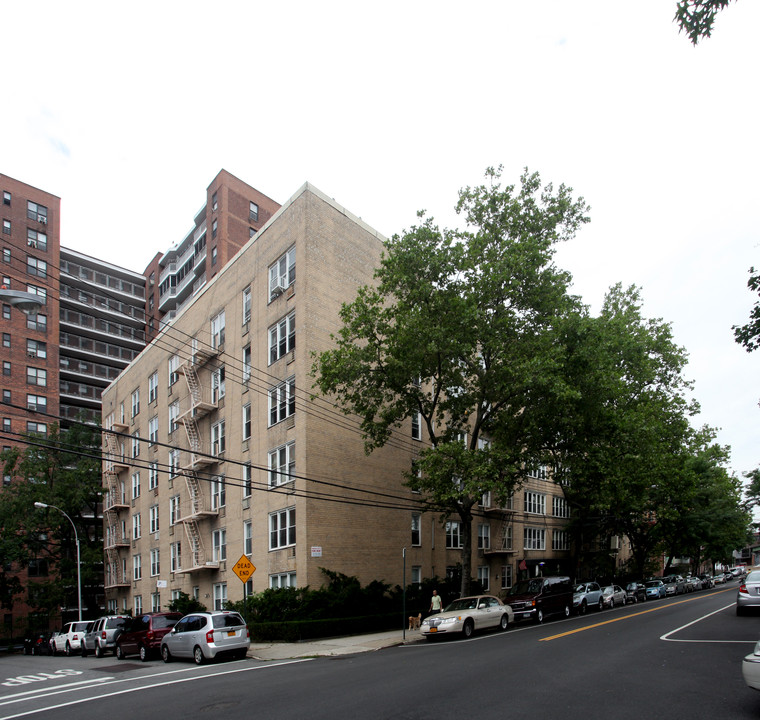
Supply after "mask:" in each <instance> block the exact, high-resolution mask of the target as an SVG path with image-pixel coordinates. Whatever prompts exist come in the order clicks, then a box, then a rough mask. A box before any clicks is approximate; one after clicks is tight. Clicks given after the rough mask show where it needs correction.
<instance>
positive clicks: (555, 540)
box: [552, 530, 570, 550]
mask: <svg viewBox="0 0 760 720" xmlns="http://www.w3.org/2000/svg"><path fill="white" fill-rule="evenodd" d="M569 549H570V545H569V542H568V539H567V531H566V530H553V531H552V550H569Z"/></svg>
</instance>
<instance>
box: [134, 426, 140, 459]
mask: <svg viewBox="0 0 760 720" xmlns="http://www.w3.org/2000/svg"><path fill="white" fill-rule="evenodd" d="M132 457H133V458H136V457H140V433H139V432H135V434H134V435H133V436H132Z"/></svg>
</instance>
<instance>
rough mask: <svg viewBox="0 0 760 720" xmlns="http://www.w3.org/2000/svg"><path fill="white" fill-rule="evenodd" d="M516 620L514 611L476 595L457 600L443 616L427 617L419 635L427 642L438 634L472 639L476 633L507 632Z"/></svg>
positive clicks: (492, 599)
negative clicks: (495, 630) (457, 634)
mask: <svg viewBox="0 0 760 720" xmlns="http://www.w3.org/2000/svg"><path fill="white" fill-rule="evenodd" d="M514 619H515V615H514V613H513V612H512V608H511V607H509V605H505V604H504V603H503V602H502V601H501V600H499V598H497V597H493V596H492V595H473V596H472V597H465V598H460V599H459V600H454V602H453V603H451V604H450V605H449V606H448V607H447V608H446V609H445V610H444V611H443V612H442V613H438V614H436V615H431V616H430V617H426V618H425V619H424V620H423V621H422V624H421V625H420V632H421V633H422V634H423V635H424V636H425V637H426V638H427V639H428V640H430V639H431V638H433V637H435V636H436V635H450V634H452V633H461V634H462V636H463V637H466V638H468V637H471V636H472V634H473V633H474V632H475V631H476V630H482V629H484V628H501V629H502V630H506V629H507V627H508V626H509V623H511V622H512V621H513V620H514Z"/></svg>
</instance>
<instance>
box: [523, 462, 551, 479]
mask: <svg viewBox="0 0 760 720" xmlns="http://www.w3.org/2000/svg"><path fill="white" fill-rule="evenodd" d="M525 474H526V475H527V476H528V477H529V478H533V479H534V480H546V465H538V466H536V467H532V468H528V469H527V470H526V471H525Z"/></svg>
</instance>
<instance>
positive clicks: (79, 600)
mask: <svg viewBox="0 0 760 720" xmlns="http://www.w3.org/2000/svg"><path fill="white" fill-rule="evenodd" d="M34 507H36V508H53V510H57V511H58V512H59V513H61V515H63V517H65V518H66V519H67V520H68V521H69V522H70V523H71V527H72V528H74V542H75V543H76V546H77V608H78V610H79V617H78V619H79V621H80V622H81V620H82V565H81V562H80V557H79V534H78V533H77V526H76V525H74V521H73V520H72V519H71V518H70V517H69V516H68V515H67V514H66V513H65V512H63V510H61V508H59V507H56V506H55V505H48V504H47V503H43V502H36V503H34Z"/></svg>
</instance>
